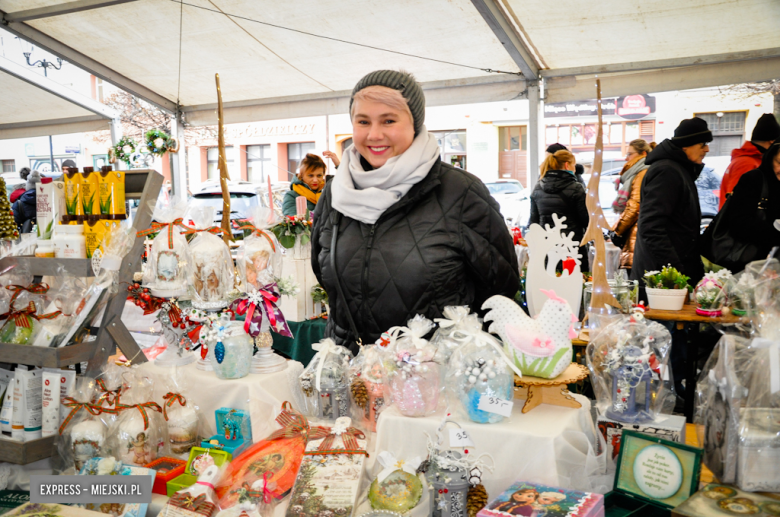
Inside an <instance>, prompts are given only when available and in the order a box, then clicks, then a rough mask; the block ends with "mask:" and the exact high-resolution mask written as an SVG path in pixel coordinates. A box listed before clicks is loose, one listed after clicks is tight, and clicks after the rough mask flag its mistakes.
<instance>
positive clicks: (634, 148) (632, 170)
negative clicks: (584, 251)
mask: <svg viewBox="0 0 780 517" xmlns="http://www.w3.org/2000/svg"><path fill="white" fill-rule="evenodd" d="M654 147H655V142H651V143H649V144H648V143H647V142H646V141H645V140H642V139H641V138H638V139H636V140H632V141H631V142H630V143H629V144H628V153H626V165H625V166H624V167H623V170H622V171H621V172H620V186H619V188H618V196H617V198H616V199H615V201H614V202H613V203H612V208H613V209H614V210H615V212H617V213H619V214H620V219H619V220H618V222H617V223H616V224H615V228H614V229H613V230H614V234H615V236H616V238H614V239H613V240H614V241H615V242H616V244H618V245H620V242H621V241H622V242H623V243H624V244H622V248H623V251H622V252H621V253H620V267H621V268H624V269H628V270H630V269H631V267H632V265H633V263H634V244H635V243H636V230H637V224H636V223H637V221H638V220H639V202H640V199H641V195H640V192H641V189H642V180H643V179H644V178H645V173H646V172H647V168H648V166H647V165H645V157H646V156H647V153H649V152H650V151H652V150H653V148H654Z"/></svg>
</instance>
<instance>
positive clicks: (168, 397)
mask: <svg viewBox="0 0 780 517" xmlns="http://www.w3.org/2000/svg"><path fill="white" fill-rule="evenodd" d="M163 399H164V400H165V403H164V404H163V416H164V417H165V421H166V422H167V421H168V408H169V407H171V406H173V403H174V402H178V403H179V404H180V405H181V406H182V407H183V406H186V405H187V399H185V398H184V397H182V396H181V394H179V393H172V392H168V393H166V394H165V395H163Z"/></svg>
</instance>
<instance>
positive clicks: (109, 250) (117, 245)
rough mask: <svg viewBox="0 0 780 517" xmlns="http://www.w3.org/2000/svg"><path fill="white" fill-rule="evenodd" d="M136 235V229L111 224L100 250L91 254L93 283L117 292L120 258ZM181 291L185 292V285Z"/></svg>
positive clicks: (131, 246)
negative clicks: (93, 273)
mask: <svg viewBox="0 0 780 517" xmlns="http://www.w3.org/2000/svg"><path fill="white" fill-rule="evenodd" d="M137 235H138V234H137V233H136V231H135V230H134V229H133V228H132V227H128V226H122V225H119V226H113V227H111V228H110V229H109V230H108V232H107V233H106V235H105V237H103V241H102V242H101V244H100V248H101V249H102V251H100V252H99V253H98V251H99V250H96V251H95V253H93V256H92V263H93V268H94V269H96V273H95V283H97V284H98V285H100V286H101V287H103V288H105V289H106V290H108V291H109V292H112V293H115V292H117V290H118V288H119V281H118V278H119V270H120V268H121V267H122V260H123V259H124V258H125V255H127V254H128V253H129V252H130V250H131V249H132V248H133V245H134V244H135V240H136V238H137ZM152 247H154V243H152ZM96 254H97V256H95V255H96ZM150 262H151V261H150ZM94 264H98V266H99V267H97V268H95V267H94ZM183 292H186V285H185V291H182V293H183Z"/></svg>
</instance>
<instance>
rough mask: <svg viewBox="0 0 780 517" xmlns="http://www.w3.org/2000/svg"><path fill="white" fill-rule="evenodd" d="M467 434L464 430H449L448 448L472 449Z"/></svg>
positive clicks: (471, 443)
mask: <svg viewBox="0 0 780 517" xmlns="http://www.w3.org/2000/svg"><path fill="white" fill-rule="evenodd" d="M473 446H474V442H472V441H471V437H470V436H469V433H467V432H466V431H465V430H464V429H450V447H473Z"/></svg>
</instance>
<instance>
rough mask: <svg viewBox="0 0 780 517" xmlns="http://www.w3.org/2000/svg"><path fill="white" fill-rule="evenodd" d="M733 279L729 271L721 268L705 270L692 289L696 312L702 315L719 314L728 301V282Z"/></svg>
mask: <svg viewBox="0 0 780 517" xmlns="http://www.w3.org/2000/svg"><path fill="white" fill-rule="evenodd" d="M732 280H733V277H732V276H731V271H729V270H728V269H721V270H720V271H718V272H712V271H710V272H707V273H705V274H704V278H702V279H701V280H699V283H698V284H696V288H695V289H694V291H693V292H694V295H693V296H694V298H695V300H696V314H699V315H702V316H720V315H721V314H722V313H723V308H724V307H726V304H727V302H728V296H727V289H728V284H729V282H731V281H732Z"/></svg>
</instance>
